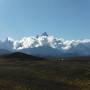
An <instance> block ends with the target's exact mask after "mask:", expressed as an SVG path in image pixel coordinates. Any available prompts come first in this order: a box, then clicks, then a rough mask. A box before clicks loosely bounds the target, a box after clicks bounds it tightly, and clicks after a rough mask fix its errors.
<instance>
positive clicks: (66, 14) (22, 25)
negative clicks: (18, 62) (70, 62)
mask: <svg viewBox="0 0 90 90" xmlns="http://www.w3.org/2000/svg"><path fill="white" fill-rule="evenodd" d="M42 32H47V33H49V34H51V35H54V36H57V37H63V38H65V39H86V38H90V0H0V38H6V37H8V36H10V37H13V38H16V39H18V38H19V39H20V38H22V37H23V36H30V35H36V34H39V33H42Z"/></svg>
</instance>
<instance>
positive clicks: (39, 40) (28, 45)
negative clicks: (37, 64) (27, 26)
mask: <svg viewBox="0 0 90 90" xmlns="http://www.w3.org/2000/svg"><path fill="white" fill-rule="evenodd" d="M1 50H9V51H20V52H24V53H27V54H31V55H37V56H55V57H57V56H88V55H90V39H85V40H64V39H61V38H56V37H54V36H50V35H48V34H47V33H46V32H44V33H42V34H41V35H37V36H36V37H33V36H30V37H24V38H22V39H21V40H14V39H12V38H7V39H5V40H3V41H0V51H1Z"/></svg>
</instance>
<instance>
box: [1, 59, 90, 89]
mask: <svg viewBox="0 0 90 90" xmlns="http://www.w3.org/2000/svg"><path fill="white" fill-rule="evenodd" d="M0 90H90V61H84V62H81V61H79V62H78V61H76V62H75V61H74V62H70V61H67V62H64V61H63V62H61V61H51V60H31V59H30V58H14V57H13V58H0Z"/></svg>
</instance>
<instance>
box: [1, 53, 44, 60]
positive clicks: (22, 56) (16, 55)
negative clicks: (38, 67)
mask: <svg viewBox="0 0 90 90" xmlns="http://www.w3.org/2000/svg"><path fill="white" fill-rule="evenodd" d="M0 58H3V59H23V60H44V58H41V57H37V56H32V55H27V54H24V53H21V52H14V53H10V54H4V55H1V56H0Z"/></svg>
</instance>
